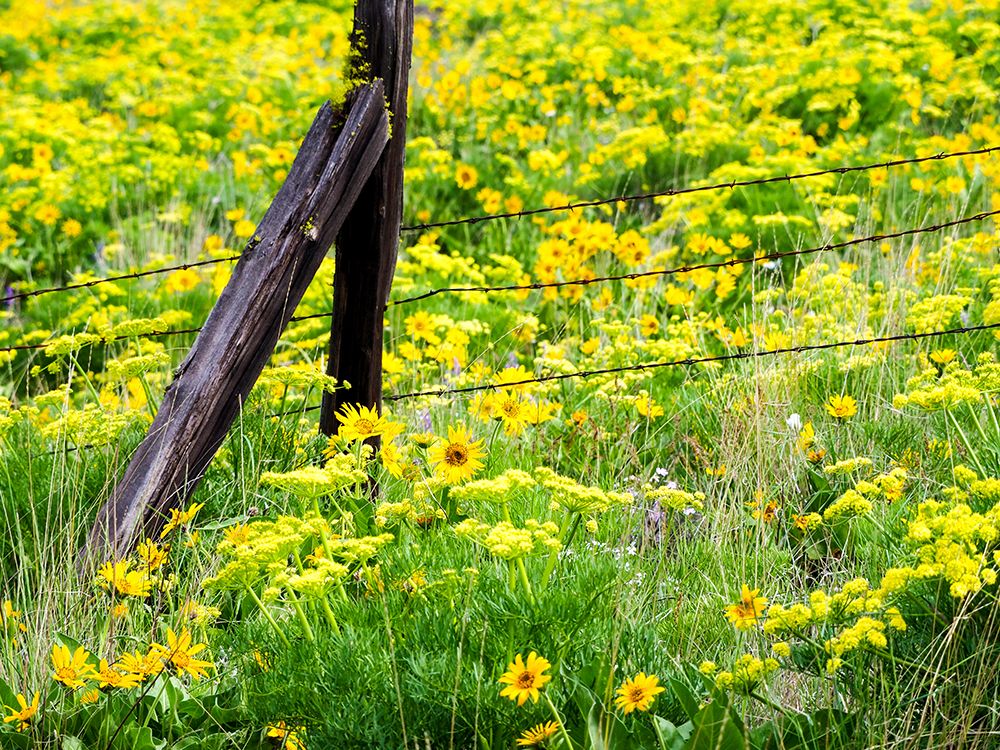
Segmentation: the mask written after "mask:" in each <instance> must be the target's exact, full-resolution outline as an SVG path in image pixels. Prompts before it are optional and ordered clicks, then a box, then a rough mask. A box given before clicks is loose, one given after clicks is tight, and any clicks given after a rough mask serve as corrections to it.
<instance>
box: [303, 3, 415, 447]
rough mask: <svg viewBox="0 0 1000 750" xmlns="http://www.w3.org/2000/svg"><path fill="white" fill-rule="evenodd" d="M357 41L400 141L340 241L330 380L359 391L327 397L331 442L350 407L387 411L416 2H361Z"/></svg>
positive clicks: (324, 424) (389, 149)
mask: <svg viewBox="0 0 1000 750" xmlns="http://www.w3.org/2000/svg"><path fill="white" fill-rule="evenodd" d="M354 38H355V39H356V40H357V39H360V40H361V44H360V48H359V49H358V50H356V51H357V52H358V53H359V54H360V56H361V58H362V60H363V64H364V67H365V69H366V70H367V72H368V73H369V75H372V76H375V77H376V78H381V79H382V80H384V81H385V83H386V102H387V103H388V105H389V112H390V114H391V117H392V138H391V139H390V140H389V144H388V145H387V146H386V149H385V151H384V152H383V154H382V158H381V159H380V160H379V163H378V165H377V166H376V167H375V171H374V172H373V173H372V176H371V177H370V178H369V180H368V183H367V184H366V185H365V186H364V189H363V190H362V191H361V195H360V196H359V197H358V200H357V202H356V203H355V204H354V207H353V208H352V209H351V211H350V213H349V215H348V217H347V219H346V221H344V226H343V227H342V228H341V230H340V234H339V235H338V236H337V243H336V244H337V256H336V257H337V266H336V271H335V275H334V295H333V320H332V322H331V326H330V358H329V361H328V363H327V373H328V374H330V375H332V376H333V377H335V378H337V379H338V380H340V381H342V382H344V381H345V382H347V383H349V384H350V386H351V387H350V389H349V390H337V391H335V392H334V393H332V394H330V393H324V394H323V406H322V411H321V413H320V429H321V430H322V431H323V432H324V433H325V434H327V435H332V434H333V433H334V432H336V431H337V427H338V423H337V420H336V417H335V412H336V411H337V410H338V409H339V408H340V407H341V406H342V405H344V404H354V403H357V404H362V405H364V406H373V405H374V406H378V407H379V409H380V410H381V406H382V337H383V316H384V315H385V305H386V302H387V301H388V299H389V291H390V289H391V287H392V277H393V274H394V273H395V271H396V254H397V251H398V248H399V228H400V226H401V224H402V221H403V161H404V158H403V157H404V153H405V149H406V117H407V110H406V96H407V91H408V87H409V76H410V57H411V52H412V48H413V0H358V2H357V4H356V5H355V9H354ZM372 442H375V443H376V444H377V443H378V440H377V439H376V440H374V441H372Z"/></svg>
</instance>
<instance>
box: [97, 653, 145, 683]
mask: <svg viewBox="0 0 1000 750" xmlns="http://www.w3.org/2000/svg"><path fill="white" fill-rule="evenodd" d="M94 679H95V680H97V685H98V687H102V688H104V687H114V688H122V689H124V690H127V689H129V688H134V687H135V686H136V685H138V684H139V683H140V682H142V680H141V679H140V677H139V676H138V675H137V674H135V673H132V672H122V671H121V670H120V669H118V668H116V667H113V666H111V665H109V664H108V660H107V659H101V664H100V667H99V668H98V670H97V674H96V675H95V676H94Z"/></svg>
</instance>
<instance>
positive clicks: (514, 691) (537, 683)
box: [500, 651, 552, 706]
mask: <svg viewBox="0 0 1000 750" xmlns="http://www.w3.org/2000/svg"><path fill="white" fill-rule="evenodd" d="M551 666H552V665H551V664H550V663H549V660H548V659H544V658H542V657H541V656H539V655H538V654H536V653H535V652H534V651H532V652H531V653H530V654H528V659H527V661H525V660H524V658H523V657H522V656H521V655H520V654H518V655H517V656H515V657H514V661H512V662H511V663H510V664H508V665H507V671H506V672H504V673H503V675H502V676H501V677H500V683H501V684H503V685H506V686H507V687H505V688H504V689H503V690H501V691H500V695H502V696H504V697H505V698H510V699H511V700H512V701H517V705H519V706H523V705H524V702H525V701H526V700H528V698H531V700H532V701H534V702H535V703H538V691H539V690H541V689H542V688H543V687H545V683H547V682H548V681H549V680H551V679H552V676H551V675H547V674H542V672H544V671H545V670H546V669H548V668H549V667H551Z"/></svg>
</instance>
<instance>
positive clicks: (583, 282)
mask: <svg viewBox="0 0 1000 750" xmlns="http://www.w3.org/2000/svg"><path fill="white" fill-rule="evenodd" d="M998 214H1000V210H996V211H984V212H982V213H978V214H975V215H973V216H966V217H963V218H961V219H954V220H952V221H946V222H943V223H941V224H932V225H929V226H925V227H915V228H913V229H903V230H901V231H899V232H890V233H888V234H875V235H870V236H868V237H858V238H856V239H853V240H846V241H844V242H837V243H831V244H826V245H820V246H818V247H808V248H803V249H801V250H786V251H782V252H776V253H768V254H766V255H755V256H752V257H749V258H730V259H729V260H721V261H714V262H711V263H699V264H697V265H690V266H680V267H678V268H669V269H665V270H658V271H640V272H636V273H627V274H621V275H619V276H599V277H595V278H591V279H572V280H570V281H553V282H547V283H538V282H536V283H532V284H512V285H509V286H492V287H487V286H477V287H442V288H440V289H431V290H429V291H427V292H424V293H422V294H418V295H416V296H413V297H405V298H403V299H398V300H390V301H389V303H388V305H387V307H392V306H394V305H404V304H409V303H411V302H417V301H419V300H424V299H428V298H430V297H434V296H436V295H438V294H446V293H462V292H466V293H468V292H483V293H489V292H511V291H526V290H533V289H553V288H558V287H565V286H587V285H590V284H598V283H602V282H606V281H622V280H632V279H641V278H645V277H652V276H668V275H672V274H681V273H690V272H691V271H698V270H701V269H708V268H724V267H730V266H736V265H741V264H746V263H759V262H764V261H771V260H780V259H782V258H790V257H794V256H798V255H811V254H814V253H821V252H829V251H832V250H841V249H844V248H847V247H852V246H854V245H861V244H864V243H868V242H882V241H885V240H891V239H898V238H900V237H909V236H912V235H917V234H926V233H930V232H940V231H942V230H944V229H949V228H951V227H956V226H960V225H962V224H969V223H972V222H977V221H985V220H986V219H988V218H991V217H993V216H997V215H998ZM330 317H333V313H329V312H323V313H312V314H309V315H299V316H296V317H293V318H291V319H290V320H289V323H296V322H300V321H303V320H314V319H317V318H330ZM200 331H201V328H200V327H199V328H185V329H182V330H176V331H153V332H150V333H146V334H139V335H142V336H148V337H154V336H161V337H162V336H179V335H182V334H187V333H198V332H200ZM64 335H75V334H64ZM130 338H134V336H116V337H115V338H113V339H111V340H112V341H118V340H122V339H130ZM52 343H53V342H52V341H49V342H42V343H38V344H20V345H15V346H7V347H0V353H4V352H14V351H25V350H37V349H45V348H47V347H48V346H50V345H51V344H52ZM95 343H96V342H95Z"/></svg>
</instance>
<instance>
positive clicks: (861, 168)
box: [400, 146, 1000, 232]
mask: <svg viewBox="0 0 1000 750" xmlns="http://www.w3.org/2000/svg"><path fill="white" fill-rule="evenodd" d="M994 151H1000V146H988V147H985V148H979V149H974V150H971V151H951V152H947V153H938V154H933V155H932V156H920V157H914V158H910V159H893V160H891V161H883V162H879V163H877V164H858V165H855V166H849V167H833V168H830V169H821V170H817V171H815V172H800V173H798V174H788V175H776V176H773V177H761V178H759V179H755V180H733V181H732V182H719V183H715V184H713V185H699V186H697V187H685V188H667V189H666V190H657V191H654V192H649V193H634V194H631V195H620V196H618V197H616V198H597V199H595V200H589V201H581V202H579V203H566V204H564V205H561V206H544V207H541V208H530V209H525V210H521V211H508V212H505V213H496V214H483V215H481V216H469V217H466V218H464V219H450V220H448V221H435V222H428V223H425V224H412V225H409V226H404V227H401V228H400V232H423V231H426V230H428V229H437V228H439V227H453V226H459V225H462V224H479V223H481V222H487V221H497V220H499V219H520V218H522V217H525V216H535V215H537V214H547V213H553V212H557V211H574V210H576V209H578V208H593V207H595V206H606V205H610V204H612V203H618V202H626V203H627V202H630V201H640V200H649V199H652V198H666V197H670V196H674V195H686V194H689V193H701V192H705V191H709V190H724V189H726V188H728V189H730V190H732V189H734V188H738V187H750V186H752V185H768V184H771V183H775V182H792V181H793V180H804V179H806V178H808V177H820V176H822V175H828V174H840V175H843V174H848V173H850V172H865V171H868V170H872V169H889V168H890V167H899V166H903V165H905V164H921V163H923V162H927V161H943V160H945V159H955V158H958V157H960V156H979V155H984V154H990V153H993V152H994Z"/></svg>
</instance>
